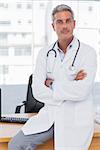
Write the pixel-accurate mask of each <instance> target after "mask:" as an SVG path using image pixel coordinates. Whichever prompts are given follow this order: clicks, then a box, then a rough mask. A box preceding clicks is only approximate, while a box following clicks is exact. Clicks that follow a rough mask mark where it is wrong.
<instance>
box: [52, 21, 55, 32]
mask: <svg viewBox="0 0 100 150" xmlns="http://www.w3.org/2000/svg"><path fill="white" fill-rule="evenodd" d="M52 28H53V30H54V31H55V27H54V23H52Z"/></svg>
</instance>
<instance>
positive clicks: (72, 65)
mask: <svg viewBox="0 0 100 150" xmlns="http://www.w3.org/2000/svg"><path fill="white" fill-rule="evenodd" d="M77 41H78V48H77V51H76V53H75V56H74V59H73V62H72V64H71V67H74V64H75V61H76V57H77V54H78V52H79V49H80V41H79V40H78V39H77ZM56 43H57V41H56V42H55V43H54V45H53V47H52V49H50V50H49V51H48V52H47V57H48V56H49V54H50V52H51V51H53V52H54V53H55V55H54V56H55V58H56V57H57V52H56V50H55V49H54V47H55V45H56Z"/></svg>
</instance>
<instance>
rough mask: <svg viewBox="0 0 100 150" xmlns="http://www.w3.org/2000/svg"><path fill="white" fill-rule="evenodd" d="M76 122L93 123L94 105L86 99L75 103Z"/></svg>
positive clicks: (77, 123)
mask: <svg viewBox="0 0 100 150" xmlns="http://www.w3.org/2000/svg"><path fill="white" fill-rule="evenodd" d="M75 124H76V125H77V126H87V125H91V124H93V107H92V105H91V104H90V105H89V104H88V103H87V102H86V101H82V102H77V104H76V105H75Z"/></svg>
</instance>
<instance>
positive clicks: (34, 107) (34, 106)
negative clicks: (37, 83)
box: [25, 74, 44, 113]
mask: <svg viewBox="0 0 100 150" xmlns="http://www.w3.org/2000/svg"><path fill="white" fill-rule="evenodd" d="M32 76H33V75H32V74H31V75H30V77H29V82H28V88H27V96H26V104H25V113H31V112H34V113H35V112H36V113H37V112H39V110H40V109H41V108H42V107H43V106H44V103H42V102H40V101H38V100H36V99H35V98H34V93H33V92H32Z"/></svg>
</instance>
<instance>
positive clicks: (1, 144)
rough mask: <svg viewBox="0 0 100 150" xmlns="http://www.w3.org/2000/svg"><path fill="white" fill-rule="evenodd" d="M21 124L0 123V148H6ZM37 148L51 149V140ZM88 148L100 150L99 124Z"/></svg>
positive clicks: (28, 115) (41, 149) (1, 149)
mask: <svg viewBox="0 0 100 150" xmlns="http://www.w3.org/2000/svg"><path fill="white" fill-rule="evenodd" d="M31 115H35V114H14V115H12V116H17V117H19V116H20V117H30V116H31ZM10 116H11V115H10ZM22 126H23V125H22V124H16V123H0V150H8V148H7V145H8V142H9V141H10V139H11V138H12V137H13V136H14V135H16V133H17V132H18V131H19V130H20V128H21V127H22ZM37 150H53V140H49V141H47V142H45V144H43V145H40V146H38V148H37ZM89 150H100V125H97V124H95V132H94V136H93V140H92V143H91V145H90V148H89Z"/></svg>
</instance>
